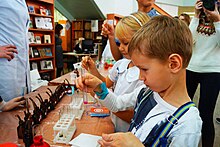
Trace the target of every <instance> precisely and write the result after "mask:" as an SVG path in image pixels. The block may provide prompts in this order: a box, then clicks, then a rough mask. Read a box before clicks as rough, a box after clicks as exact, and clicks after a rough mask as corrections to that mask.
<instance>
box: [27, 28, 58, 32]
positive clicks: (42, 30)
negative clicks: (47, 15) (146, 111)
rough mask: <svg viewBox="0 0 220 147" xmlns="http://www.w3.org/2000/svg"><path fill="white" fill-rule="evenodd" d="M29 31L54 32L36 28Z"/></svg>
mask: <svg viewBox="0 0 220 147" xmlns="http://www.w3.org/2000/svg"><path fill="white" fill-rule="evenodd" d="M28 30H29V31H41V32H54V30H45V29H35V28H30V29H28Z"/></svg>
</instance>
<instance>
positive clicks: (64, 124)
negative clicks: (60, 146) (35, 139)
mask: <svg viewBox="0 0 220 147" xmlns="http://www.w3.org/2000/svg"><path fill="white" fill-rule="evenodd" d="M53 130H54V136H55V137H54V140H53V142H54V143H64V144H69V141H70V140H71V138H72V136H73V134H74V133H75V131H76V125H75V115H73V114H63V115H62V117H61V118H60V119H59V120H58V121H57V123H56V124H55V125H54V127H53Z"/></svg>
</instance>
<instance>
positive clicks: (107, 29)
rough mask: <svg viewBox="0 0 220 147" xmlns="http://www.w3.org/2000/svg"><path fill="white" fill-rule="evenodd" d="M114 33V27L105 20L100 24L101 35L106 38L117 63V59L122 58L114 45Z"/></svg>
mask: <svg viewBox="0 0 220 147" xmlns="http://www.w3.org/2000/svg"><path fill="white" fill-rule="evenodd" d="M114 33H115V30H114V26H113V25H110V24H108V20H105V21H104V23H103V24H102V35H103V36H105V37H107V36H108V39H109V43H110V49H111V52H112V56H113V58H114V59H115V60H116V61H118V60H119V59H121V58H122V54H121V52H120V51H119V49H118V46H117V45H116V43H115V35H114Z"/></svg>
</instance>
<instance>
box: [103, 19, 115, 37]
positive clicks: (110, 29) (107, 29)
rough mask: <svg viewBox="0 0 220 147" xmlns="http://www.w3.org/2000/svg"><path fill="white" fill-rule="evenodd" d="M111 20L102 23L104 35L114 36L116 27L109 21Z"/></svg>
mask: <svg viewBox="0 0 220 147" xmlns="http://www.w3.org/2000/svg"><path fill="white" fill-rule="evenodd" d="M108 21H109V20H105V21H104V22H103V24H102V33H101V34H102V35H103V36H105V37H114V33H115V29H114V26H113V24H112V25H111V24H109V23H108Z"/></svg>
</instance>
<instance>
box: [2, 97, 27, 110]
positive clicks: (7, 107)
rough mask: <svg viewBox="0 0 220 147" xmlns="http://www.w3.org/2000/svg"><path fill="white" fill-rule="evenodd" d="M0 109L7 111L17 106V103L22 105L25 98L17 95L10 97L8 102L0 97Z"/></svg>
mask: <svg viewBox="0 0 220 147" xmlns="http://www.w3.org/2000/svg"><path fill="white" fill-rule="evenodd" d="M0 100H1V102H0V111H9V110H12V109H14V108H15V107H18V106H19V105H24V104H25V100H24V98H23V97H17V98H14V99H11V100H10V101H8V102H5V101H4V100H3V99H2V98H0Z"/></svg>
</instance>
